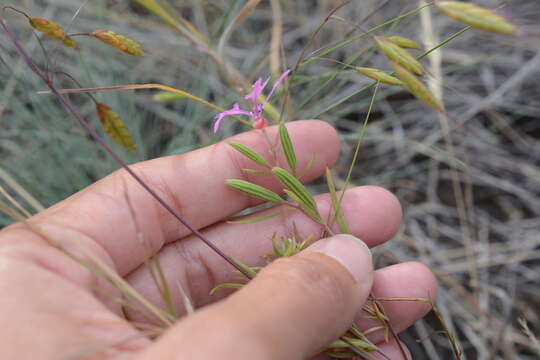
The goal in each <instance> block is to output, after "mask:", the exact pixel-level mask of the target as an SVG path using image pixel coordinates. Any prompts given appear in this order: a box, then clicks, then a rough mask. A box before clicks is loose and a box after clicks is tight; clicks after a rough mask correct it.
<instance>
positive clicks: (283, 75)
mask: <svg viewBox="0 0 540 360" xmlns="http://www.w3.org/2000/svg"><path fill="white" fill-rule="evenodd" d="M290 73H291V70H287V71H285V72H284V73H283V74H281V75H280V76H279V78H278V79H277V80H276V82H275V83H274V86H272V91H270V94H268V96H267V97H266V102H268V101H270V98H271V97H272V95H274V93H275V92H276V90H277V89H278V88H279V87H280V86H281V83H282V82H283V80H285V78H286V77H287V76H289V74H290Z"/></svg>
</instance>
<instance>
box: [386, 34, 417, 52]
mask: <svg viewBox="0 0 540 360" xmlns="http://www.w3.org/2000/svg"><path fill="white" fill-rule="evenodd" d="M386 38H387V39H388V40H390V41H392V42H393V43H394V44H396V45H397V46H399V47H400V48H403V49H420V48H421V46H420V44H418V43H417V42H416V41H414V40H411V39H409V38H406V37H403V36H387V37H386Z"/></svg>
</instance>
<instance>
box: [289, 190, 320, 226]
mask: <svg viewBox="0 0 540 360" xmlns="http://www.w3.org/2000/svg"><path fill="white" fill-rule="evenodd" d="M283 191H284V192H285V194H287V195H288V196H289V197H290V198H291V199H292V200H293V201H294V202H295V203H297V204H298V205H299V206H300V207H301V208H302V210H303V211H304V213H305V214H306V215H307V216H309V217H310V218H312V219H313V220H315V221H317V222H319V223H322V217H321V215H319V213H318V211H317V209H313V208H312V207H311V206H310V205H309V204H308V203H306V202H305V201H304V199H302V198H301V197H300V196H298V195H297V194H296V193H294V192H293V191H291V190H287V189H285V190H283Z"/></svg>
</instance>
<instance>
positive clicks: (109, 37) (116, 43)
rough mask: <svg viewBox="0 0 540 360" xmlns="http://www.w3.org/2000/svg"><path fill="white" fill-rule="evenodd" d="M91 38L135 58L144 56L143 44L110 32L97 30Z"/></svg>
mask: <svg viewBox="0 0 540 360" xmlns="http://www.w3.org/2000/svg"><path fill="white" fill-rule="evenodd" d="M90 35H91V36H94V37H96V38H97V39H99V40H101V41H102V42H104V43H105V44H107V45H110V46H112V47H113V48H115V49H117V50H120V51H122V52H124V53H126V54H129V55H133V56H143V55H144V51H143V50H142V47H141V44H139V43H138V42H136V41H134V40H131V39H128V38H127V37H125V36H123V35H120V34H117V33H115V32H113V31H110V30H96V31H94V32H92V33H90Z"/></svg>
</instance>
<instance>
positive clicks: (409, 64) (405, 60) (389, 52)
mask: <svg viewBox="0 0 540 360" xmlns="http://www.w3.org/2000/svg"><path fill="white" fill-rule="evenodd" d="M373 41H375V45H376V46H377V47H378V48H379V50H380V51H381V52H382V53H383V54H384V55H385V56H386V57H387V58H388V59H389V60H390V61H394V62H396V63H398V64H400V65H401V66H403V67H404V68H406V69H407V70H409V71H412V72H414V73H416V74H418V75H422V74H423V73H424V67H423V66H422V64H421V63H420V62H419V61H418V60H416V59H415V58H414V56H412V55H411V54H410V53H409V52H408V51H407V50H405V49H403V48H401V47H399V46H398V45H396V43H394V42H393V41H392V40H390V39H388V38H386V37H384V36H374V37H373Z"/></svg>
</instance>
